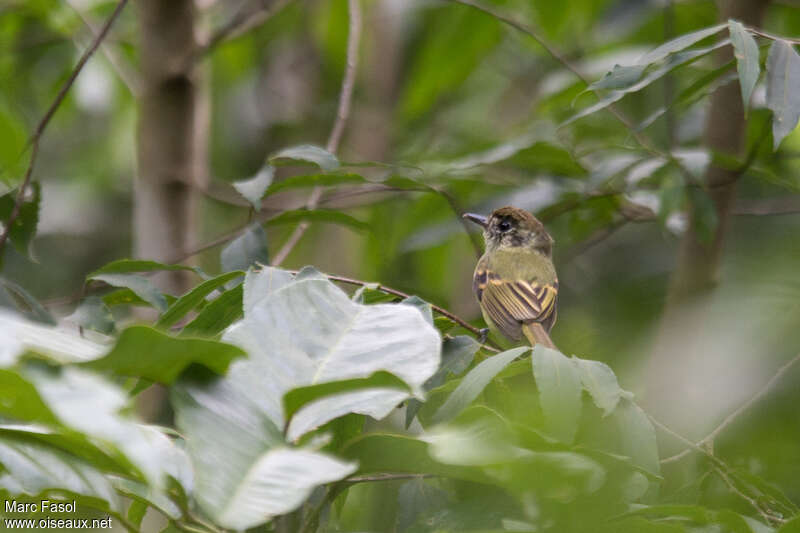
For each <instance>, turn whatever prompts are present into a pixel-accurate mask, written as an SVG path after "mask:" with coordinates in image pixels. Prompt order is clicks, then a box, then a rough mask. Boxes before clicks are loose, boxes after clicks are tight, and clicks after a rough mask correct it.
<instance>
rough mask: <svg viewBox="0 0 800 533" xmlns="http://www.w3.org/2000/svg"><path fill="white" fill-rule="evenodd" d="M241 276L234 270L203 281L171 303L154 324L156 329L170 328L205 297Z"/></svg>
mask: <svg viewBox="0 0 800 533" xmlns="http://www.w3.org/2000/svg"><path fill="white" fill-rule="evenodd" d="M242 275H244V272H242V271H241V270H234V271H233V272H227V273H225V274H222V275H221V276H217V277H216V278H213V279H210V280H208V281H204V282H203V283H201V284H200V285H198V286H197V287H195V288H194V289H192V290H190V291H189V292H187V293H186V294H184V295H183V296H181V297H180V298H178V299H177V300H176V301H175V303H173V304H172V305H171V306H170V307H169V309H167V310H166V311H165V312H164V314H162V315H161V318H159V319H158V322H156V327H160V328H168V327H170V326H171V325H173V324H174V323H175V322H177V321H178V320H180V319H181V318H183V317H184V316H185V315H186V313H188V312H189V311H191V310H192V309H194V308H195V307H197V306H198V305H200V304H201V303H202V302H203V301H204V300H205V298H206V296H208V295H209V294H211V293H212V292H214V291H215V290H216V289H218V288H219V287H221V286H223V285H225V284H226V283H228V282H229V281H232V280H234V279H236V278H238V277H241V276H242Z"/></svg>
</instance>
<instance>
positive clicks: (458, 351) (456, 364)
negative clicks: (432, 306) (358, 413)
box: [406, 335, 481, 428]
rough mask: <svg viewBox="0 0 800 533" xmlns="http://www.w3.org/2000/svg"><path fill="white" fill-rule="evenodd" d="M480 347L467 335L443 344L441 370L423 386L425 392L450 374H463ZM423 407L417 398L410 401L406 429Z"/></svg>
mask: <svg viewBox="0 0 800 533" xmlns="http://www.w3.org/2000/svg"><path fill="white" fill-rule="evenodd" d="M480 347H481V345H480V344H478V342H477V341H476V340H475V339H473V338H472V337H469V336H467V335H459V336H457V337H448V338H446V339H445V340H444V341H443V342H442V363H441V365H439V370H437V371H436V373H435V374H434V375H433V376H431V377H430V378H429V379H428V381H426V382H425V384H424V385H423V387H424V388H425V391H426V392H427V391H430V390H431V389H434V388H436V387H438V386H440V385H441V384H442V383H444V381H445V379H447V376H448V374H453V375H456V376H457V375H459V374H461V373H463V372H464V371H465V370H466V369H467V368H468V367H469V365H470V363H472V360H473V359H474V358H475V354H476V353H477V352H478V350H479V349H480ZM421 407H422V402H421V401H419V400H417V399H416V398H412V399H410V400H409V401H408V404H407V405H406V428H408V427H409V426H410V425H411V422H412V421H413V420H414V417H415V416H416V415H417V413H418V412H419V409H420V408H421Z"/></svg>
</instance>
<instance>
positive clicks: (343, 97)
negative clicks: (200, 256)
mask: <svg viewBox="0 0 800 533" xmlns="http://www.w3.org/2000/svg"><path fill="white" fill-rule="evenodd" d="M359 2H360V0H348V2H347V5H348V10H349V15H350V26H349V29H348V32H347V64H346V66H345V71H344V77H343V78H342V90H341V92H340V93H339V107H338V109H337V111H336V120H335V121H334V123H333V129H332V130H331V134H330V137H328V144H327V146H326V148H327V150H328V151H329V152H330V153H332V154H335V153H336V151H337V150H338V148H339V142H340V141H341V138H342V133H343V132H344V127H345V124H346V123H347V118H348V116H349V115H350V102H351V101H352V99H353V87H354V86H355V83H356V72H357V70H358V47H359V45H360V43H361V6H360V5H359ZM321 196H322V187H320V186H317V187H314V189H313V190H312V191H311V194H310V195H309V197H308V201H307V202H306V207H307V208H308V209H314V208H315V207H316V206H317V204H318V203H319V199H320V197H321ZM310 225H311V224H310V223H309V222H301V223H300V224H298V225H297V227H295V228H294V231H293V232H292V234H291V235H290V236H289V239H288V240H287V241H286V243H285V244H284V245H283V247H282V248H281V249H280V250H279V251H278V253H277V254H275V257H274V258H273V259H272V262H271V264H272V265H273V266H278V265H280V264H281V263H283V260H284V259H286V256H288V255H289V253H291V251H292V250H293V249H294V247H295V246H296V245H297V243H298V242H299V241H300V239H301V238H302V237H303V234H304V233H305V232H306V230H307V229H308V227H309V226H310Z"/></svg>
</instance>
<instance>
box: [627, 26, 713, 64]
mask: <svg viewBox="0 0 800 533" xmlns="http://www.w3.org/2000/svg"><path fill="white" fill-rule="evenodd" d="M726 26H727V24H717V25H716V26H711V27H710V28H704V29H702V30H697V31H694V32H691V33H687V34H685V35H681V36H680V37H676V38H675V39H672V40H671V41H667V42H666V43H664V44H662V45H660V46H658V47H656V48H654V49H653V50H651V51H649V52H648V53H646V54H645V55H643V56H642V57H641V58H640V59H639V61H637V63H638V64H639V65H649V64H651V63H655V62H656V61H661V60H662V59H664V58H665V57H667V56H668V55H670V54H672V53H675V52H679V51H681V50H683V49H685V48H688V47H690V46H692V45H693V44H695V43H697V42H700V41H702V40H703V39H705V38H707V37H711V36H712V35H715V34H717V33H719V32H720V31H722V30H723V29H724V28H725V27H726Z"/></svg>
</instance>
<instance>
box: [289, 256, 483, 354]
mask: <svg viewBox="0 0 800 533" xmlns="http://www.w3.org/2000/svg"><path fill="white" fill-rule="evenodd" d="M287 272H291V273H292V274H297V272H298V271H297V270H287ZM324 276H325V277H327V278H328V279H330V280H332V281H338V282H339V283H346V284H348V285H355V286H357V287H365V286H368V285H372V284H371V283H368V282H366V281H361V280H358V279H353V278H346V277H344V276H335V275H332V274H324ZM374 288H375V290H377V291H381V292H385V293H386V294H391V295H392V296H397V297H398V298H403V299H405V298H410V297H411V295H409V294H406V293H404V292H402V291H398V290H397V289H393V288H391V287H387V286H386V285H381V284H380V283H378V284H375V285H374ZM430 305H431V309H433V310H434V311H436V312H437V313H439V314H440V315H442V316H446V317H447V318H449V319H450V320H452V321H453V322H455V323H456V324H458V325H459V326H461V327H462V328H464V329H466V330H467V331H469V332H470V333H472V334H473V335H475V336H476V337H478V338H480V337H481V330H480V329H478V328H476V327H475V326H473V325H472V324H469V323H468V322H466V321H465V320H464V319H462V318H460V317H458V316H457V315H455V314H453V313H451V312H450V311H448V310H447V309H444V308H443V307H439V306H438V305H434V304H430ZM484 347H486V348H487V349H489V350H490V351H493V352H496V351H497V350H496V349H494V348H490V347H489V346H484Z"/></svg>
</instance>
